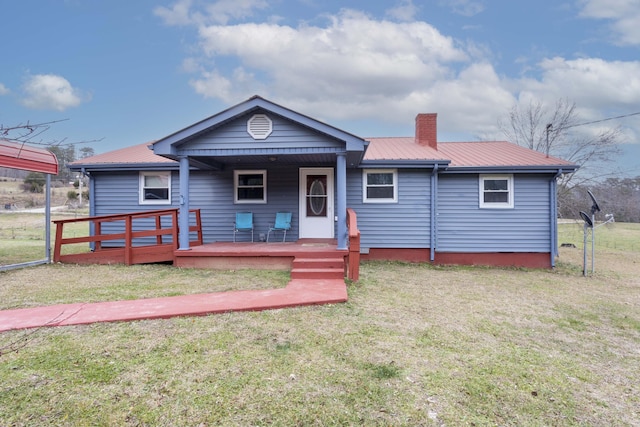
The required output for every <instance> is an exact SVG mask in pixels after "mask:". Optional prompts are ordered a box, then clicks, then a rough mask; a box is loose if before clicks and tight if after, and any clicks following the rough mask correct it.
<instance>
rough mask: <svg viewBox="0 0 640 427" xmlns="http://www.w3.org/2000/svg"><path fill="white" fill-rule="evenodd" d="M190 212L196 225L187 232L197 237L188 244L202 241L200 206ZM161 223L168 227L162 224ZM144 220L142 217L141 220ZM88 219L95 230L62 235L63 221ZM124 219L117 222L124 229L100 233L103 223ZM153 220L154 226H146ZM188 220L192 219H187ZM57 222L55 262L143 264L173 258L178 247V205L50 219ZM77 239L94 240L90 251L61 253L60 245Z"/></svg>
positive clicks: (74, 221) (196, 243)
mask: <svg viewBox="0 0 640 427" xmlns="http://www.w3.org/2000/svg"><path fill="white" fill-rule="evenodd" d="M189 214H190V215H191V214H193V215H194V222H195V225H190V226H189V232H190V233H191V232H195V233H196V236H197V237H196V240H193V241H191V242H190V246H196V245H202V221H201V216H200V210H199V209H192V210H190V211H189ZM166 217H168V218H169V219H168V220H167V219H165V221H164V223H165V224H167V223H169V224H170V227H165V228H163V218H166ZM141 220H143V221H141ZM77 222H90V223H91V224H93V228H94V234H93V235H92V236H83V237H66V238H65V237H63V235H64V226H65V224H70V223H77ZM119 222H120V223H123V225H124V227H122V226H117V225H116V226H117V227H118V229H119V230H121V229H122V228H124V231H123V232H116V233H106V234H103V225H104V224H114V223H115V224H117V223H119ZM149 222H152V223H153V228H151V227H149ZM189 222H190V223H191V221H189ZM53 223H54V224H55V225H56V241H55V246H54V250H53V261H54V262H69V263H78V264H126V265H131V264H144V263H151V262H165V261H173V258H174V255H173V253H174V251H175V250H177V249H178V209H162V210H154V211H145V212H133V213H126V214H114V215H101V216H93V217H86V218H73V219H62V220H56V221H53ZM105 228H106V227H105ZM164 236H171V241H169V242H166V243H165V241H164ZM149 237H150V238H152V240H153V237H155V243H154V244H148V243H147V241H145V240H142V239H144V238H147V239H148V238H149ZM116 240H122V241H123V242H124V243H123V244H122V246H120V245H115V246H117V247H108V245H106V246H105V245H104V243H105V242H109V241H116ZM78 243H94V250H93V252H88V253H77V254H65V255H63V254H62V246H63V245H71V244H78Z"/></svg>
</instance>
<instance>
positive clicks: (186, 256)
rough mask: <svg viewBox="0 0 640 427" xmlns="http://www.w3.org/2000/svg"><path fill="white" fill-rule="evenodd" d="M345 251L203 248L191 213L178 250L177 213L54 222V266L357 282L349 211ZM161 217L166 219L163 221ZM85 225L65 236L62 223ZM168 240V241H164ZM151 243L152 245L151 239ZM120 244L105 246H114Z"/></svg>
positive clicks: (311, 242)
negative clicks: (170, 268) (160, 265)
mask: <svg viewBox="0 0 640 427" xmlns="http://www.w3.org/2000/svg"><path fill="white" fill-rule="evenodd" d="M347 213H348V216H347V219H348V231H349V249H348V250H339V249H338V248H337V242H336V240H335V239H302V240H298V241H297V242H277V243H276V242H272V243H264V242H258V243H254V242H251V243H249V242H247V243H244V242H238V243H233V242H215V243H207V244H203V238H202V223H201V216H200V211H199V210H197V209H195V210H192V211H191V212H190V214H191V215H192V216H193V221H191V224H193V225H190V226H189V231H190V232H191V233H192V234H195V236H196V240H194V241H192V242H190V248H188V249H178V217H177V216H178V210H177V209H165V210H157V211H146V212H133V213H127V214H118V215H104V216H95V217H87V218H75V219H66V220H58V221H54V223H55V224H56V226H57V228H56V241H55V247H54V257H53V260H54V262H63V263H65V262H66V263H76V264H127V265H131V264H144V263H154V262H173V264H174V265H175V266H176V267H183V268H209V269H225V270H233V269H242V268H253V269H269V270H274V269H277V270H291V277H292V279H328V278H333V279H335V278H340V279H344V277H348V278H349V279H350V280H353V281H357V280H358V278H359V264H360V231H359V230H358V228H357V221H356V217H355V212H353V210H351V209H347ZM163 218H164V220H163ZM81 221H86V222H90V223H91V224H93V227H94V229H95V232H94V233H93V235H89V236H81V237H63V236H64V225H65V224H68V223H72V222H81ZM113 223H116V224H120V228H119V229H118V231H117V232H115V233H113V232H112V233H105V232H104V228H105V227H103V225H104V224H113ZM165 237H166V239H165ZM150 239H151V241H150ZM114 241H115V242H118V241H120V242H122V244H121V245H117V244H116V247H108V246H107V245H108V244H113V242H114ZM74 244H93V245H94V250H93V251H91V252H82V253H63V251H62V248H63V246H65V245H74Z"/></svg>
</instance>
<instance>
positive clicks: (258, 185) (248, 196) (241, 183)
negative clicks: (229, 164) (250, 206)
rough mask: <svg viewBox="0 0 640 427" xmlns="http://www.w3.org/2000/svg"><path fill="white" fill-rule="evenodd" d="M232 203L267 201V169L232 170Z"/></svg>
mask: <svg viewBox="0 0 640 427" xmlns="http://www.w3.org/2000/svg"><path fill="white" fill-rule="evenodd" d="M233 178H234V184H233V187H234V196H233V202H234V203H267V171H266V170H253V171H234V172H233Z"/></svg>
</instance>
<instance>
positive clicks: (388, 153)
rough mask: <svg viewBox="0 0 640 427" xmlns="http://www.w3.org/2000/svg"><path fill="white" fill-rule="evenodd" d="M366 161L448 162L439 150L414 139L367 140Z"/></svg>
mask: <svg viewBox="0 0 640 427" xmlns="http://www.w3.org/2000/svg"><path fill="white" fill-rule="evenodd" d="M366 140H367V141H369V148H367V152H366V153H365V155H364V160H448V158H447V157H446V156H445V155H443V154H442V153H440V152H439V151H437V150H434V149H433V148H431V147H428V146H426V145H419V144H417V143H416V140H415V138H413V137H397V138H366Z"/></svg>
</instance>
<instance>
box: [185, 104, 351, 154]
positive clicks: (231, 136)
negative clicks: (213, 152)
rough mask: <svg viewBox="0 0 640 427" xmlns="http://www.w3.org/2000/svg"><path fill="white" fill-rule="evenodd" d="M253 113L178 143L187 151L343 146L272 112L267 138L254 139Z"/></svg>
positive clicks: (342, 143)
mask: <svg viewBox="0 0 640 427" xmlns="http://www.w3.org/2000/svg"><path fill="white" fill-rule="evenodd" d="M252 116H253V113H251V114H248V115H245V116H243V117H240V118H238V119H236V120H233V121H232V122H230V123H227V124H226V125H225V126H222V127H220V128H218V129H215V130H213V131H211V132H209V133H207V134H204V135H202V136H200V137H198V138H196V139H194V140H193V141H190V142H188V143H187V144H185V145H183V146H181V149H187V150H202V149H204V150H208V149H236V148H238V149H246V148H251V147H257V148H265V147H268V148H295V149H300V148H312V147H334V148H340V147H344V142H342V141H338V140H335V139H333V138H330V137H327V136H326V135H323V134H321V133H319V132H314V131H311V130H310V129H308V128H306V127H304V126H301V125H299V124H297V123H294V122H292V121H290V120H287V119H285V118H283V117H280V116H277V115H275V114H269V113H267V116H269V118H270V119H271V121H272V122H273V132H272V133H271V135H269V137H268V138H267V139H260V140H255V139H253V138H252V137H251V135H249V133H248V132H247V121H248V120H249V119H250V118H251V117H252Z"/></svg>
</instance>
